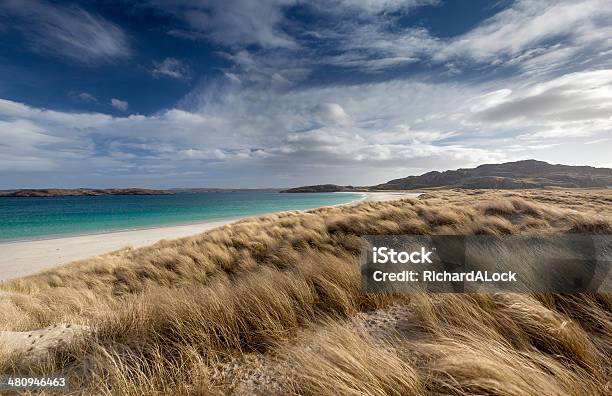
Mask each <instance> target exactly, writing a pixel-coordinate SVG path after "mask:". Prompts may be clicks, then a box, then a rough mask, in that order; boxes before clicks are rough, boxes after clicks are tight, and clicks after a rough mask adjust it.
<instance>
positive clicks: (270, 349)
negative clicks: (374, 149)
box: [0, 190, 612, 395]
mask: <svg viewBox="0 0 612 396" xmlns="http://www.w3.org/2000/svg"><path fill="white" fill-rule="evenodd" d="M611 203H612V192H611V191H609V190H605V191H595V190H573V191H568V190H551V191H545V190H539V191H521V192H516V191H462V190H451V191H436V192H433V193H428V194H426V195H425V196H423V197H421V198H420V199H418V200H403V201H394V202H365V203H361V204H359V205H356V206H344V207H334V208H323V209H318V210H314V211H310V212H307V213H301V212H293V213H282V214H276V215H269V216H265V217H261V218H257V219H249V220H244V221H241V222H239V223H237V224H233V225H229V226H225V227H223V228H220V229H217V230H214V231H211V232H208V233H205V234H201V235H197V236H193V237H190V238H183V239H179V240H175V241H163V242H160V243H158V244H156V245H153V246H151V247H147V248H142V249H137V250H124V251H120V252H116V253H113V254H110V255H106V256H101V257H97V258H92V259H88V260H83V261H80V262H77V263H73V264H71V265H68V266H65V267H62V268H57V269H54V270H51V271H47V272H45V273H42V274H40V275H35V276H31V277H27V278H23V279H19V280H15V281H11V282H9V283H7V284H3V285H2V286H0V312H1V313H2V314H1V315H0V330H12V331H25V330H32V329H38V328H42V327H46V326H50V325H54V324H60V323H70V324H75V325H84V326H88V328H91V329H92V331H91V332H88V333H87V334H85V335H84V337H83V339H77V340H75V341H74V342H70V343H68V344H67V345H61V346H59V347H57V348H54V349H53V350H51V351H50V353H49V355H48V356H47V357H46V358H43V359H37V360H35V361H33V360H32V359H27V356H25V357H24V356H17V355H15V354H13V353H11V351H7V350H6V349H5V350H3V351H2V352H0V372H2V373H13V372H19V373H22V374H23V373H31V374H43V373H44V374H51V373H56V374H57V373H64V374H66V375H68V376H70V378H71V385H72V387H71V393H73V394H109V395H111V394H112V395H115V394H126V395H132V394H133V395H140V394H215V393H219V394H223V393H228V392H236V393H240V392H244V393H251V392H255V393H257V392H259V393H261V394H266V393H268V392H269V391H275V392H282V393H298V394H322V393H323V394H326V393H327V394H337V393H340V394H380V395H382V394H417V395H418V394H457V395H461V394H507V395H517V394H518V395H536V394H537V395H564V394H567V395H582V394H593V395H597V394H601V395H605V394H609V393H610V392H611V391H612V388H611V387H612V385H611V384H610V382H609V378H610V374H611V373H612V361H611V356H612V317H611V312H612V310H611V307H612V297H611V296H610V295H605V294H599V295H574V296H562V295H515V294H499V295H417V296H412V297H408V296H391V295H387V296H377V295H366V294H364V293H362V292H361V285H360V277H359V276H360V275H359V265H358V255H359V253H360V249H361V239H360V235H366V234H447V235H448V234H495V235H500V234H547V233H565V232H589V233H602V234H606V233H607V234H612V205H611ZM397 307H400V308H401V309H398V308H397ZM364 323H365V324H364ZM249 357H255V358H256V361H258V362H263V363H260V364H259V365H255V366H252V365H251V366H249V365H247V364H241V363H238V364H237V366H235V365H234V366H232V367H229V366H228V365H229V363H228V362H235V361H237V360H236V359H238V361H241V359H247V358H249ZM272 358H273V359H272ZM272 361H273V362H274V364H272V363H270V362H272ZM232 364H233V363H232ZM247 369H248V370H252V371H254V373H253V374H249V373H250V371H249V373H246V371H245V370H247ZM266 372H273V375H272V377H273V378H276V379H275V380H274V381H276V383H266V382H265V381H263V382H262V381H259V380H257V378H259V377H258V375H259V374H257V373H260V374H261V373H263V374H265V373H266ZM245 373H246V374H245ZM263 374H262V375H263ZM232 378H234V380H232ZM237 378H246V379H245V380H242V379H241V380H240V381H238V382H242V383H237V380H236V379H237ZM274 381H272V382H274ZM279 384H280V385H279Z"/></svg>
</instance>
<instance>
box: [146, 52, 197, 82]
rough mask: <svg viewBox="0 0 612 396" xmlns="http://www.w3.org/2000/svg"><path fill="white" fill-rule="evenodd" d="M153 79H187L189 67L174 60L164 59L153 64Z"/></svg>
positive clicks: (189, 73) (170, 58)
mask: <svg viewBox="0 0 612 396" xmlns="http://www.w3.org/2000/svg"><path fill="white" fill-rule="evenodd" d="M152 73H153V76H154V77H157V78H159V77H169V78H176V79H179V80H181V79H188V78H189V77H190V75H191V72H190V71H189V67H188V66H187V65H185V64H183V62H181V61H179V60H178V59H176V58H172V57H169V58H166V59H164V60H163V61H161V62H155V63H154V67H153V71H152Z"/></svg>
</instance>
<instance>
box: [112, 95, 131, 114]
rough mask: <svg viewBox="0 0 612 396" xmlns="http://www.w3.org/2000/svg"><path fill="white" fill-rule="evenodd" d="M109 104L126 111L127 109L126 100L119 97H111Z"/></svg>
mask: <svg viewBox="0 0 612 396" xmlns="http://www.w3.org/2000/svg"><path fill="white" fill-rule="evenodd" d="M110 104H111V106H113V107H114V108H115V109H117V110H121V111H127V109H128V102H126V101H125V100H120V99H117V98H112V99H111V100H110Z"/></svg>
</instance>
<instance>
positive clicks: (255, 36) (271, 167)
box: [0, 0, 612, 189]
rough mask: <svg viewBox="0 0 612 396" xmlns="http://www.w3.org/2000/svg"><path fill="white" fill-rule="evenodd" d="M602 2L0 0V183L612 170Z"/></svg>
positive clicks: (325, 179) (365, 178)
mask: <svg viewBox="0 0 612 396" xmlns="http://www.w3.org/2000/svg"><path fill="white" fill-rule="evenodd" d="M610 153H612V3H610V1H609V0H582V1H576V0H572V1H564V0H556V1H545V0H535V1H531V0H517V1H510V0H500V1H481V0H473V1H465V2H464V1H452V0H378V1H377V0H308V1H302V0H258V1H252V0H134V1H130V0H115V1H110V0H97V1H94V0H89V1H74V2H66V1H51V0H47V1H43V0H40V1H38V0H0V189H13V188H45V187H66V188H70V187H100V188H101V187H133V186H139V187H156V188H170V187H242V188H257V187H291V186H299V185H307V184H320V183H336V184H343V185H348V184H350V185H370V184H377V183H382V182H385V181H387V180H390V179H394V178H399V177H405V176H408V175H415V174H421V173H425V172H427V171H430V170H447V169H456V168H461V167H473V166H476V165H479V164H483V163H499V162H505V161H515V160H521V159H528V158H535V159H538V160H544V161H548V162H551V163H563V164H569V165H591V166H600V167H612V155H610Z"/></svg>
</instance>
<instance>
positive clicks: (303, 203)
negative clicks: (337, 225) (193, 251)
mask: <svg viewBox="0 0 612 396" xmlns="http://www.w3.org/2000/svg"><path fill="white" fill-rule="evenodd" d="M359 198H360V195H359V194H344V193H343V194H334V193H317V194H281V193H277V192H217V193H178V194H174V195H140V196H139V195H107V196H97V197H49V198H0V240H5V241H6V240H23V239H39V238H48V237H53V236H60V235H78V234H91V233H100V232H106V231H117V230H127V229H134V228H147V227H154V226H159V225H168V224H181V223H190V222H198V221H205V220H215V219H223V218H232V217H238V216H248V215H256V214H263V213H270V212H279V211H284V210H294V209H312V208H316V207H320V206H326V205H336V204H342V203H347V202H350V201H354V200H356V199H359Z"/></svg>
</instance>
